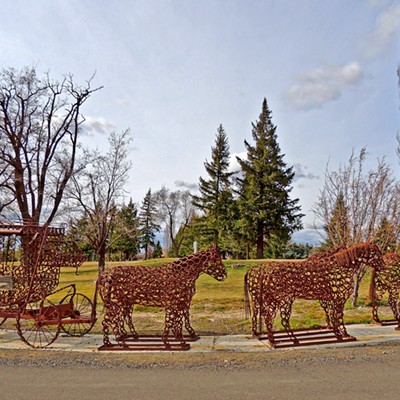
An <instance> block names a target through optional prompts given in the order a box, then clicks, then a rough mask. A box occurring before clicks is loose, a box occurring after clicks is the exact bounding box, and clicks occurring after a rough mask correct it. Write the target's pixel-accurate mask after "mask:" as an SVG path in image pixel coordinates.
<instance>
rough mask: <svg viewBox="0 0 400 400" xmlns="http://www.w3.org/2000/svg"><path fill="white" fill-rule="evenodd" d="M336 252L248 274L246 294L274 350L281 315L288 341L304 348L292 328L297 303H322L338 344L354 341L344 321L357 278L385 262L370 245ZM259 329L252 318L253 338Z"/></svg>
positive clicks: (356, 246)
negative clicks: (276, 321)
mask: <svg viewBox="0 0 400 400" xmlns="http://www.w3.org/2000/svg"><path fill="white" fill-rule="evenodd" d="M336 250H337V249H336ZM336 250H333V251H332V252H333V254H331V255H327V256H317V257H312V258H310V259H308V260H305V261H303V262H282V263H269V264H265V265H261V266H257V267H255V268H253V269H250V270H249V272H248V275H247V281H246V287H247V291H248V292H249V294H250V296H251V298H252V303H253V306H254V304H255V305H256V307H258V309H259V312H260V315H261V316H262V318H264V320H265V325H266V330H267V337H268V340H269V342H270V344H271V345H272V346H275V347H276V346H277V342H278V340H277V339H276V337H275V336H274V331H273V322H274V319H275V316H276V313H277V312H278V311H279V312H280V316H281V323H282V326H283V327H284V329H285V332H286V335H287V338H286V340H287V339H289V340H290V342H291V345H300V344H301V343H300V341H299V338H298V336H299V335H296V333H295V332H294V331H293V330H292V329H291V327H290V316H291V311H292V304H293V302H294V300H295V299H307V300H319V301H320V302H321V305H322V307H323V308H324V310H325V313H326V315H327V320H328V324H329V325H330V327H331V329H332V332H333V334H334V336H335V338H336V340H345V339H348V340H350V339H353V340H354V338H351V337H350V336H349V335H348V333H347V331H346V327H345V326H344V321H343V314H344V305H345V302H346V300H347V299H348V298H349V297H350V295H351V293H352V291H353V286H354V279H353V278H354V275H355V273H356V272H357V271H358V270H360V269H361V268H363V266H365V265H368V266H370V267H372V268H375V269H376V270H377V271H379V270H380V269H381V268H382V267H383V259H382V255H381V252H380V250H379V248H378V247H377V246H376V245H374V244H369V243H363V244H358V245H355V246H352V247H349V248H348V249H344V250H340V251H337V252H335V251H336ZM256 325H257V317H255V318H254V314H253V327H252V330H253V334H257V333H258V332H257V327H256ZM314 343H315V342H314ZM282 347H283V346H282Z"/></svg>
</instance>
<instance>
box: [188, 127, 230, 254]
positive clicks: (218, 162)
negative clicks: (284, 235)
mask: <svg viewBox="0 0 400 400" xmlns="http://www.w3.org/2000/svg"><path fill="white" fill-rule="evenodd" d="M229 160H230V151H229V143H228V138H227V135H226V133H225V130H224V128H223V126H222V125H220V126H219V128H218V129H217V134H216V139H215V147H212V148H211V161H205V163H204V167H205V169H206V172H207V174H208V176H209V179H205V178H202V177H200V178H199V191H200V195H199V196H193V204H194V205H195V206H196V207H198V208H199V209H200V210H201V211H203V213H204V217H203V218H202V221H203V223H204V226H205V230H206V232H207V233H209V234H211V241H212V243H214V244H215V245H217V246H221V244H222V241H223V239H224V237H225V239H226V235H227V232H228V231H229V227H230V225H231V221H232V219H231V218H230V207H231V205H232V202H233V193H232V182H231V177H232V175H233V173H232V172H229V171H228V170H229ZM223 247H224V246H223Z"/></svg>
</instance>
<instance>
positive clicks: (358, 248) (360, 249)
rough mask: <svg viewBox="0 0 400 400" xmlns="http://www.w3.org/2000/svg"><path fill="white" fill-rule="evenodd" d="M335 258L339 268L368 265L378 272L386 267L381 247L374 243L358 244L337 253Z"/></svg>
mask: <svg viewBox="0 0 400 400" xmlns="http://www.w3.org/2000/svg"><path fill="white" fill-rule="evenodd" d="M335 257H336V260H337V262H338V265H339V266H345V265H346V266H353V267H355V268H358V267H360V266H361V265H368V266H369V267H371V268H373V269H376V270H377V271H379V270H380V269H382V268H384V266H385V263H384V261H383V258H382V253H381V251H380V250H379V247H378V246H377V245H376V244H373V243H359V244H356V245H354V246H352V247H349V248H348V249H346V250H342V251H340V252H338V253H336V254H335Z"/></svg>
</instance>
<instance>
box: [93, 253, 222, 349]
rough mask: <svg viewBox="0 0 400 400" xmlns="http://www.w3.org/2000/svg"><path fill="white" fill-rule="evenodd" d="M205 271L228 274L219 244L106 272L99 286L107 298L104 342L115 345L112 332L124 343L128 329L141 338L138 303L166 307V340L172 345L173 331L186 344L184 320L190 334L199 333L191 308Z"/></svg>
mask: <svg viewBox="0 0 400 400" xmlns="http://www.w3.org/2000/svg"><path fill="white" fill-rule="evenodd" d="M201 273H205V274H208V275H210V276H212V277H213V278H215V279H216V280H218V281H222V280H223V279H225V278H226V276H227V272H226V269H225V267H224V265H223V263H222V260H221V256H220V254H219V252H218V251H217V249H216V247H212V248H211V249H209V250H205V251H202V252H199V253H195V254H191V255H189V256H187V257H183V258H181V259H179V260H178V261H175V262H172V263H170V264H165V265H162V266H159V267H151V266H117V267H113V268H111V269H110V270H107V271H105V272H104V273H102V274H101V275H100V277H99V280H98V290H99V293H100V296H101V298H102V299H103V302H104V319H103V334H104V345H111V343H110V340H109V335H110V333H113V334H114V335H115V337H116V339H117V341H118V343H120V344H123V343H124V337H126V336H127V335H128V333H129V334H130V335H131V336H133V337H135V338H138V334H137V332H136V331H135V328H134V324H133V321H132V311H133V306H134V305H135V304H140V305H144V306H157V307H164V308H165V327H164V332H163V341H164V344H165V345H166V346H169V342H168V335H169V332H170V331H171V332H172V333H173V335H174V337H175V339H177V340H179V341H180V342H181V343H182V344H184V340H183V336H182V325H183V321H185V326H186V329H187V330H188V332H189V334H190V335H192V336H194V335H195V332H194V330H193V328H192V327H191V326H190V323H189V309H190V302H191V300H192V298H193V296H194V294H195V291H196V286H195V283H196V280H197V278H198V277H199V276H200V274H201ZM127 329H128V331H129V332H127Z"/></svg>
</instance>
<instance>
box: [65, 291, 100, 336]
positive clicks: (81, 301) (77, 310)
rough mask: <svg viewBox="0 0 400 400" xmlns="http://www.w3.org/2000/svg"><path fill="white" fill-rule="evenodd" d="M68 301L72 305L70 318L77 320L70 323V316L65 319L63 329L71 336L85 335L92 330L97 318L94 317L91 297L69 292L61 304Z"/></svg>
mask: <svg viewBox="0 0 400 400" xmlns="http://www.w3.org/2000/svg"><path fill="white" fill-rule="evenodd" d="M68 303H70V304H71V305H72V315H70V316H69V317H70V320H76V322H71V323H69V321H68V318H66V319H63V323H62V324H61V329H62V330H63V331H64V332H65V333H66V334H67V335H69V336H83V335H85V334H86V333H88V332H90V330H91V329H92V328H93V325H94V324H95V322H96V319H95V318H92V314H93V303H92V301H91V300H90V299H89V297H87V296H85V295H84V294H81V293H75V294H74V295H73V294H68V295H67V296H65V297H64V298H63V299H62V300H61V301H60V304H68Z"/></svg>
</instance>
